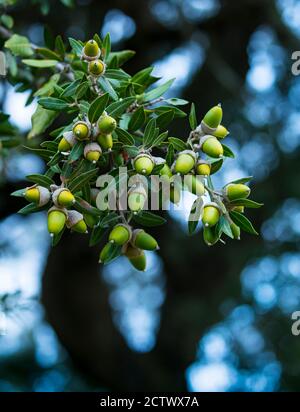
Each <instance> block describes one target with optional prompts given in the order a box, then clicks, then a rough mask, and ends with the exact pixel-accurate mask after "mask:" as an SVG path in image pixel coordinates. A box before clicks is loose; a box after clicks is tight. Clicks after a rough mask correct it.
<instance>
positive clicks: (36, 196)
mask: <svg viewBox="0 0 300 412" xmlns="http://www.w3.org/2000/svg"><path fill="white" fill-rule="evenodd" d="M24 197H25V199H26V200H27V201H28V202H32V203H36V204H37V205H38V206H44V205H46V204H47V203H48V202H49V200H50V197H51V194H50V192H49V190H48V189H46V188H45V187H43V186H34V187H29V188H27V189H26V191H25V193H24Z"/></svg>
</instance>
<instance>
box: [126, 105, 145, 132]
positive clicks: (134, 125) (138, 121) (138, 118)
mask: <svg viewBox="0 0 300 412" xmlns="http://www.w3.org/2000/svg"><path fill="white" fill-rule="evenodd" d="M145 121H146V114H145V111H144V108H143V107H139V108H138V109H137V110H136V111H135V112H133V115H132V117H131V119H130V121H129V124H128V129H129V130H138V129H140V128H141V127H142V126H143V125H144V123H145Z"/></svg>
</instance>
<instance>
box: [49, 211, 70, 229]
mask: <svg viewBox="0 0 300 412" xmlns="http://www.w3.org/2000/svg"><path fill="white" fill-rule="evenodd" d="M66 220H67V212H66V210H65V209H59V208H57V207H55V206H53V207H51V209H49V211H48V232H49V233H50V235H51V236H54V235H58V234H59V233H60V232H61V231H62V230H63V228H64V227H65V224H66Z"/></svg>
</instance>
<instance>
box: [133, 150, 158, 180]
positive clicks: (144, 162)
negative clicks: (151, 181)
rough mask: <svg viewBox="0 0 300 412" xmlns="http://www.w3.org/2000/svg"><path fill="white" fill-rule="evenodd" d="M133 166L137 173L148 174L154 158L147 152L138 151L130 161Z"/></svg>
mask: <svg viewBox="0 0 300 412" xmlns="http://www.w3.org/2000/svg"><path fill="white" fill-rule="evenodd" d="M132 164H133V167H134V168H135V170H136V171H137V173H140V174H143V175H147V176H148V175H150V174H151V172H152V170H153V168H154V160H153V158H152V156H150V155H149V154H147V153H140V154H139V155H137V156H136V157H135V158H134V159H133V161H132Z"/></svg>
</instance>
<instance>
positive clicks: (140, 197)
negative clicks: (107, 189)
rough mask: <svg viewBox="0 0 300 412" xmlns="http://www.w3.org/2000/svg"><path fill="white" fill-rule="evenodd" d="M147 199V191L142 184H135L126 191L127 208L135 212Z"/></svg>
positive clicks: (141, 207) (140, 208)
mask: <svg viewBox="0 0 300 412" xmlns="http://www.w3.org/2000/svg"><path fill="white" fill-rule="evenodd" d="M146 199H147V193H146V190H145V189H144V187H143V185H141V184H140V185H137V186H135V187H132V188H131V189H130V190H129V192H128V207H129V209H130V210H131V211H132V212H134V213H137V212H139V211H140V210H142V209H143V207H144V205H145V202H146Z"/></svg>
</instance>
